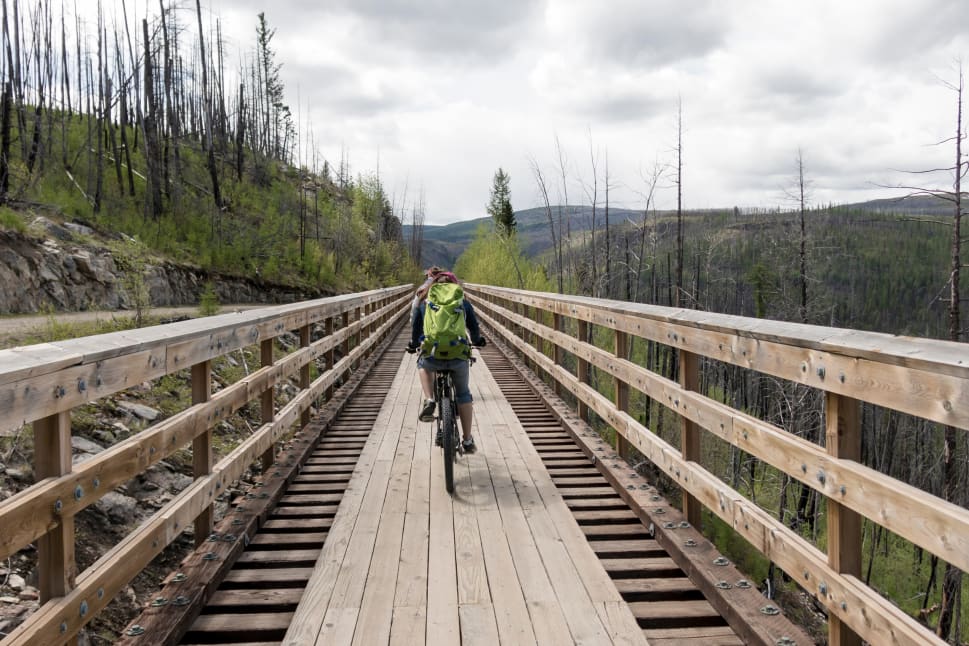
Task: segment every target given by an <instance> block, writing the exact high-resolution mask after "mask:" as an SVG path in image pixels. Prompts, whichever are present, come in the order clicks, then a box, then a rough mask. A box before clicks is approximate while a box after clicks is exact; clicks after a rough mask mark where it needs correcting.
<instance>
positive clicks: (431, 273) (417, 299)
mask: <svg viewBox="0 0 969 646" xmlns="http://www.w3.org/2000/svg"><path fill="white" fill-rule="evenodd" d="M442 271H444V270H443V269H441V268H440V267H438V266H437V265H433V266H431V267H428V268H427V270H426V271H425V272H424V283H423V284H422V285H421V286H420V287H418V288H417V292H416V293H415V294H414V300H413V301H411V304H410V322H411V325H413V324H414V317H415V316H417V308H418V306H420V304H421V301H423V300H424V298H425V297H426V296H427V290H428V289H430V288H431V285H432V284H433V283H434V279H435V278H437V275H438V274H440V273H441V272H442Z"/></svg>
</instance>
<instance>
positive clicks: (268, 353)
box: [259, 339, 276, 473]
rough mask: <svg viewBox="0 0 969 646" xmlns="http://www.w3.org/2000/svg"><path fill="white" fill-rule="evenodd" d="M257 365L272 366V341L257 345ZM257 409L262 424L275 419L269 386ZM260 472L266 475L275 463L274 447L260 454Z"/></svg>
mask: <svg viewBox="0 0 969 646" xmlns="http://www.w3.org/2000/svg"><path fill="white" fill-rule="evenodd" d="M259 363H260V365H262V367H263V368H265V367H266V366H271V365H273V363H274V361H273V340H272V339H264V340H263V341H262V342H261V343H260V344H259ZM259 407H260V419H261V420H262V423H263V424H268V423H269V422H271V421H273V418H274V417H276V403H275V398H274V397H273V387H272V386H270V387H269V388H267V389H266V390H264V391H263V393H262V395H260V397H259ZM261 461H262V472H263V473H266V472H267V471H269V467H271V466H272V465H273V464H274V463H275V462H276V450H275V447H274V446H270V447H269V448H268V449H267V450H266V452H265V453H263V454H262V458H261Z"/></svg>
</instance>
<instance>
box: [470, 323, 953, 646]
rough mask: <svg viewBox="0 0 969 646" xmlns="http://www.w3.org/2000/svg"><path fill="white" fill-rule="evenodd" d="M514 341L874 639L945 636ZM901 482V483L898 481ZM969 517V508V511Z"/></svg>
mask: <svg viewBox="0 0 969 646" xmlns="http://www.w3.org/2000/svg"><path fill="white" fill-rule="evenodd" d="M481 318H482V320H483V321H484V322H485V323H486V324H488V325H490V326H491V327H492V328H494V329H499V330H501V329H503V328H502V327H501V326H500V324H499V323H498V322H497V321H495V320H494V319H493V318H492V317H490V316H489V315H488V314H487V313H482V316H481ZM503 337H504V338H505V340H506V341H507V342H508V343H509V345H512V346H514V347H515V348H516V349H517V350H518V351H519V352H521V353H522V354H526V355H530V356H531V358H532V359H533V360H535V361H537V362H538V363H540V364H542V367H543V368H544V369H545V370H548V371H550V372H552V373H553V376H554V377H555V378H556V379H559V380H561V381H562V383H563V384H564V385H565V386H566V387H567V388H568V390H569V391H570V392H571V393H572V394H573V395H575V396H576V397H577V398H578V399H580V400H582V401H583V402H585V404H586V405H587V406H589V408H590V409H592V410H594V411H595V412H596V414H598V415H599V416H600V417H602V418H603V419H604V420H605V421H606V422H608V423H609V424H610V425H612V427H613V428H615V429H616V430H617V431H619V432H620V433H623V434H624V435H625V436H626V437H627V438H629V440H630V442H631V443H632V444H633V445H635V446H636V448H637V449H639V451H640V452H642V454H643V455H644V456H645V457H646V458H647V459H649V460H650V461H651V462H652V463H653V464H654V465H656V466H657V467H658V468H659V469H661V470H662V471H663V472H664V473H666V475H668V476H669V477H670V478H671V479H673V481H675V482H677V483H679V484H680V486H682V487H683V488H684V489H686V490H687V491H688V492H689V493H690V494H692V495H693V496H695V497H696V498H697V499H698V500H699V501H700V502H701V503H702V504H704V505H705V506H706V508H707V509H709V510H710V511H712V512H713V513H714V514H716V515H717V516H719V517H720V518H721V519H723V520H724V521H725V522H727V523H728V524H730V525H731V526H732V527H733V528H734V530H735V531H736V532H737V533H738V534H739V535H741V536H743V537H744V538H745V539H746V540H747V541H748V542H750V543H751V544H752V545H753V546H754V547H755V548H756V549H757V550H759V551H760V552H761V553H763V554H768V555H770V558H771V560H772V561H774V563H776V564H777V565H778V566H779V567H780V568H781V569H783V570H784V571H785V572H787V573H788V574H789V575H790V576H792V577H794V578H797V579H798V582H799V583H800V584H801V585H802V586H803V587H805V588H806V589H808V590H810V591H811V592H812V593H813V594H814V595H815V597H816V598H817V599H818V601H820V602H821V604H822V605H823V606H824V607H825V608H827V610H828V612H829V615H830V614H835V615H837V616H838V617H839V618H840V619H841V620H842V621H844V622H845V623H846V624H848V625H850V626H851V627H852V628H854V629H855V630H857V631H858V633H859V634H860V635H861V636H862V638H864V639H866V640H867V641H868V642H870V643H893V644H906V645H909V646H916V645H918V646H921V645H923V644H938V645H939V646H942V645H943V644H944V642H943V641H942V640H940V639H938V638H937V637H935V635H934V634H933V633H931V632H930V631H929V630H928V629H927V628H925V627H924V626H922V625H920V624H918V623H917V622H916V621H915V620H914V619H913V618H911V617H909V616H908V615H907V614H905V613H904V612H902V611H901V610H900V609H899V608H897V607H895V606H893V605H891V604H890V603H887V602H885V601H884V600H883V599H882V597H881V595H879V594H878V593H877V592H875V591H874V590H872V589H871V588H869V587H868V586H866V585H864V583H862V582H860V581H859V580H858V579H857V578H855V577H853V576H850V575H844V574H841V573H839V572H836V571H834V570H833V569H832V568H831V567H830V566H829V565H828V563H827V558H826V555H824V554H823V553H821V552H819V551H818V550H817V548H815V547H814V546H813V545H811V544H809V543H808V542H807V541H806V540H805V539H803V538H801V537H800V536H798V535H797V534H796V533H794V532H793V531H792V530H791V529H790V528H788V527H787V526H785V525H784V524H783V523H781V522H780V521H778V520H777V519H776V518H773V517H772V516H770V515H768V514H766V513H765V512H764V511H763V510H761V509H760V508H759V507H757V505H755V504H753V503H750V502H749V501H747V500H746V499H745V498H744V497H743V496H741V495H740V494H739V493H738V492H737V491H735V490H733V489H732V488H730V487H729V486H728V485H727V484H726V483H724V482H722V481H721V480H719V479H718V478H716V476H714V475H713V474H711V473H709V472H708V471H706V470H705V469H703V468H702V467H701V466H699V465H697V464H695V463H693V462H688V461H686V460H684V459H683V458H682V456H681V455H680V452H679V451H676V450H675V449H674V448H673V447H672V446H670V445H669V444H668V443H667V442H665V441H663V440H662V439H661V438H659V437H658V436H657V435H656V434H655V433H652V432H651V431H649V430H648V429H646V428H645V427H643V426H642V425H641V424H639V423H638V422H637V421H636V420H634V419H633V418H631V417H630V416H629V415H628V414H626V413H621V412H618V411H616V410H615V407H614V406H613V405H612V402H611V401H610V400H608V399H607V398H606V397H604V396H602V395H601V394H600V393H598V392H596V391H595V390H594V389H593V388H591V387H590V386H588V385H586V384H583V383H581V382H579V380H578V379H577V378H576V377H575V376H574V375H572V374H570V373H569V372H568V371H566V370H564V369H562V368H560V367H558V366H555V365H554V364H552V362H551V360H549V359H547V358H545V357H539V356H537V353H535V351H534V349H533V348H532V347H531V346H530V345H529V344H528V343H526V342H524V341H523V340H521V339H519V338H518V337H516V336H514V335H513V334H511V333H510V332H508V331H507V330H506V331H505V333H504V334H503ZM899 484H900V483H899ZM963 515H965V512H964V510H963Z"/></svg>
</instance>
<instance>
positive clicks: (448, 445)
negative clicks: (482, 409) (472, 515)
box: [441, 396, 458, 494]
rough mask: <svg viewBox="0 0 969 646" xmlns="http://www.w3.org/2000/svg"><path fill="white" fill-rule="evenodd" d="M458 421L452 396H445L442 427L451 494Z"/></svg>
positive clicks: (447, 482) (452, 490)
mask: <svg viewBox="0 0 969 646" xmlns="http://www.w3.org/2000/svg"><path fill="white" fill-rule="evenodd" d="M456 423H457V420H456V419H454V407H453V406H452V405H451V398H450V397H448V396H445V397H444V398H443V399H442V400H441V429H442V430H443V431H444V437H443V438H442V439H443V440H444V442H443V444H444V451H443V452H444V488H445V489H447V492H448V493H449V494H453V493H454V452H455V451H456V450H457V447H456V446H455V438H457V436H458V434H457V432H456V430H455V428H454V425H455V424H456Z"/></svg>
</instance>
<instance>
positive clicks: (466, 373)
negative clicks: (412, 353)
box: [417, 357, 473, 404]
mask: <svg viewBox="0 0 969 646" xmlns="http://www.w3.org/2000/svg"><path fill="white" fill-rule="evenodd" d="M417 365H418V367H420V368H424V369H425V370H428V371H430V372H437V371H438V370H450V371H451V379H452V380H453V381H454V398H455V399H456V400H457V402H458V403H459V404H467V403H469V402H471V401H472V399H473V398H472V397H471V388H470V384H469V382H470V367H471V362H469V361H468V360H467V359H445V360H442V359H435V358H434V357H421V358H420V359H418V360H417Z"/></svg>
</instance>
